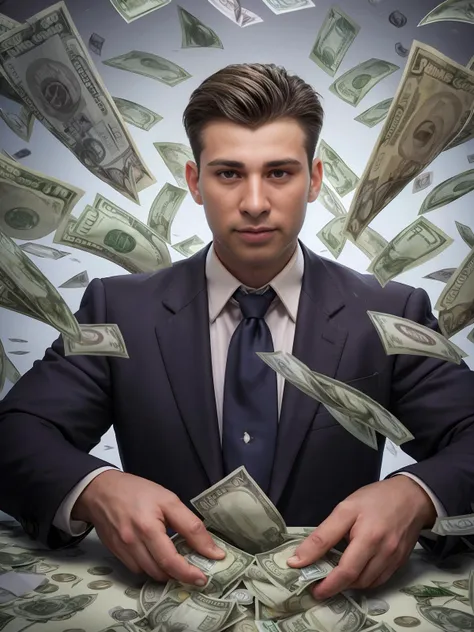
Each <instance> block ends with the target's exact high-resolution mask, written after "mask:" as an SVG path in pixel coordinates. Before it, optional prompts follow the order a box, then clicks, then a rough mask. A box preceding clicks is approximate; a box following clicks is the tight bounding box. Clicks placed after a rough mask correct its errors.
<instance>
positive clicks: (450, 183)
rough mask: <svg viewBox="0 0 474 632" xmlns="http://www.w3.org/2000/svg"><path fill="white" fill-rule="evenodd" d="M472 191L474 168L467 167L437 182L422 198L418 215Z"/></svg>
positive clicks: (473, 189)
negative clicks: (465, 169)
mask: <svg viewBox="0 0 474 632" xmlns="http://www.w3.org/2000/svg"><path fill="white" fill-rule="evenodd" d="M471 191H474V169H468V170H467V171H463V172H462V173H458V174H457V175H455V176H453V177H452V178H448V179H447V180H445V181H444V182H441V184H438V186H436V187H435V188H434V189H433V190H432V191H430V192H429V194H428V195H427V196H426V197H425V199H424V200H423V204H422V205H421V207H420V210H419V211H418V215H423V214H424V213H429V212H430V211H434V210H435V209H437V208H440V207H441V206H445V205H446V204H451V202H454V201H455V200H457V199H458V198H460V197H462V196H463V195H466V193H470V192H471Z"/></svg>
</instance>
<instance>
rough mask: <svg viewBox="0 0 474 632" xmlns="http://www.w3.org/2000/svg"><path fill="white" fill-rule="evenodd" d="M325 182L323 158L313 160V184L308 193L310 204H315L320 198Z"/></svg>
mask: <svg viewBox="0 0 474 632" xmlns="http://www.w3.org/2000/svg"><path fill="white" fill-rule="evenodd" d="M322 182H323V163H322V161H321V158H315V159H314V160H313V167H312V170H311V183H310V188H309V193H308V202H314V200H315V199H316V198H317V197H318V195H319V191H320V190H321V184H322Z"/></svg>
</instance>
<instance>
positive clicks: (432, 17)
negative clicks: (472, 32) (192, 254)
mask: <svg viewBox="0 0 474 632" xmlns="http://www.w3.org/2000/svg"><path fill="white" fill-rule="evenodd" d="M444 21H452V22H467V23H470V24H474V4H473V3H472V0H445V2H442V3H441V4H438V6H437V7H435V8H434V9H432V10H431V11H430V12H429V13H428V14H427V15H425V17H424V18H423V19H422V20H421V21H420V23H419V24H418V26H424V25H425V24H433V23H434V22H444Z"/></svg>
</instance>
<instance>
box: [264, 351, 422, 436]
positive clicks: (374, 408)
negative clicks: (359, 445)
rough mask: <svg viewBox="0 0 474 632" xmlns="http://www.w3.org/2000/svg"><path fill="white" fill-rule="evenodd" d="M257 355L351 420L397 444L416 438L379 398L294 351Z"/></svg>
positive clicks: (297, 386) (289, 379)
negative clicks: (317, 367) (328, 373)
mask: <svg viewBox="0 0 474 632" xmlns="http://www.w3.org/2000/svg"><path fill="white" fill-rule="evenodd" d="M257 355H258V356H259V357H260V358H262V360H263V361H264V362H266V363H267V364H268V365H269V366H270V367H271V368H272V369H273V370H274V371H276V372H277V373H279V374H280V375H282V376H283V377H284V378H285V379H286V380H288V381H289V382H290V383H291V384H293V385H294V386H296V388H299V389H300V390H301V391H303V392H304V393H306V394H307V395H309V396H310V397H312V398H313V399H316V400H317V401H319V402H321V403H322V404H323V405H324V406H330V407H332V408H333V409H334V410H336V411H337V412H339V413H340V414H342V415H344V416H345V417H346V420H347V423H349V424H350V423H352V422H353V421H357V422H359V423H361V424H364V425H366V426H368V427H369V428H371V429H372V430H375V431H376V432H379V433H380V434H382V435H384V436H385V437H387V438H388V439H390V440H391V441H393V443H395V444H396V445H401V444H402V443H405V442H406V441H411V440H412V439H414V437H413V435H412V434H411V432H410V431H409V430H408V429H407V428H405V426H404V425H403V424H402V423H401V422H400V421H398V419H397V418H396V417H394V416H393V415H392V413H390V412H389V411H388V410H386V409H385V408H384V407H383V406H381V404H379V403H378V402H377V401H375V400H374V399H372V398H371V397H369V396H368V395H366V394H365V393H363V392H362V391H358V390H357V389H355V388H353V387H352V386H349V385H348V384H345V383H344V382H340V381H339V380H334V379H333V378H330V377H327V376H325V375H322V374H321V373H316V372H315V371H311V369H309V367H307V366H306V365H305V364H304V363H303V362H301V361H300V360H298V359H297V358H295V357H294V356H293V355H291V353H285V352H282V351H275V352H258V353H257Z"/></svg>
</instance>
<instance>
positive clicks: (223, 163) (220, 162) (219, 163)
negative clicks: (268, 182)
mask: <svg viewBox="0 0 474 632" xmlns="http://www.w3.org/2000/svg"><path fill="white" fill-rule="evenodd" d="M285 165H295V166H298V167H301V166H302V164H301V162H300V161H299V160H296V158H281V159H280V160H269V161H268V162H266V163H265V164H264V165H263V166H264V167H283V166H285ZM206 166H207V167H235V168H237V169H245V164H244V163H243V162H240V161H239V160H226V159H225V158H216V159H215V160H211V162H208V163H207V165H206Z"/></svg>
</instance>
